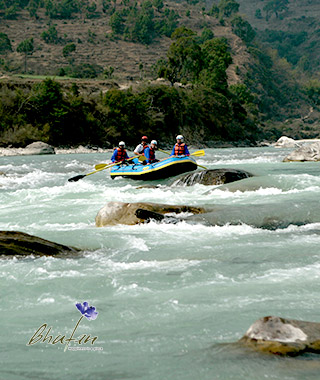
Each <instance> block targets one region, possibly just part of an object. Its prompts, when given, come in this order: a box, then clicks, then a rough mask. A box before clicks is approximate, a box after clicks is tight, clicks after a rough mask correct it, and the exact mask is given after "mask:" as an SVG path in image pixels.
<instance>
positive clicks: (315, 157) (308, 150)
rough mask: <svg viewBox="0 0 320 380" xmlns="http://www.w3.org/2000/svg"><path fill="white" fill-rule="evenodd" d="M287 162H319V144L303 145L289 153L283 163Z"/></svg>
mask: <svg viewBox="0 0 320 380" xmlns="http://www.w3.org/2000/svg"><path fill="white" fill-rule="evenodd" d="M289 161H320V142H314V143H313V144H310V145H303V146H301V147H300V148H298V149H296V150H294V151H293V152H291V153H290V154H289V155H288V156H287V157H285V158H284V160H283V162H289Z"/></svg>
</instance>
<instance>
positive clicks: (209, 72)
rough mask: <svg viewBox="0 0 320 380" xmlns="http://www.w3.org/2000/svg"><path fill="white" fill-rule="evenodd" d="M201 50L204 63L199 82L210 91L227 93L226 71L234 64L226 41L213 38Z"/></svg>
mask: <svg viewBox="0 0 320 380" xmlns="http://www.w3.org/2000/svg"><path fill="white" fill-rule="evenodd" d="M201 50H202V56H203V57H204V62H203V70H202V71H201V73H200V75H199V82H200V83H202V84H204V85H205V86H206V87H208V88H210V89H214V90H216V91H218V92H223V93H225V92H226V91H227V88H228V82H227V73H226V70H227V68H228V66H229V65H230V63H231V62H232V58H231V55H230V53H229V51H228V50H229V49H228V45H227V43H226V40H225V39H224V38H213V39H211V40H209V41H206V42H205V43H204V44H203V45H202V47H201Z"/></svg>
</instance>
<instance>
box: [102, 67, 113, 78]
mask: <svg viewBox="0 0 320 380" xmlns="http://www.w3.org/2000/svg"><path fill="white" fill-rule="evenodd" d="M113 73H114V67H112V66H109V67H107V68H105V70H104V72H103V74H104V77H105V78H107V79H111V78H112V76H113Z"/></svg>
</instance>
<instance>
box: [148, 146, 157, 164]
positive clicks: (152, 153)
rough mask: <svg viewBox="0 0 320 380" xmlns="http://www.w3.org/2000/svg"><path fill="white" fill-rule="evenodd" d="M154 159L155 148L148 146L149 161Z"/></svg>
mask: <svg viewBox="0 0 320 380" xmlns="http://www.w3.org/2000/svg"><path fill="white" fill-rule="evenodd" d="M155 159H156V155H155V150H154V149H152V148H151V146H150V147H149V161H150V162H154V160H155Z"/></svg>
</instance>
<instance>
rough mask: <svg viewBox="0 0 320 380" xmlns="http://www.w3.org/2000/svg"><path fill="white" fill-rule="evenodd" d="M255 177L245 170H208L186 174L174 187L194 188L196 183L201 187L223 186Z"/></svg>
mask: <svg viewBox="0 0 320 380" xmlns="http://www.w3.org/2000/svg"><path fill="white" fill-rule="evenodd" d="M252 176H253V175H252V174H251V173H249V172H246V171H245V170H237V169H207V170H201V171H197V172H194V173H189V174H185V175H184V176H183V177H180V178H179V179H177V180H176V181H175V182H173V185H174V186H192V185H194V184H196V183H200V184H201V185H223V184H225V183H230V182H235V181H239V180H241V179H244V178H249V177H252Z"/></svg>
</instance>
